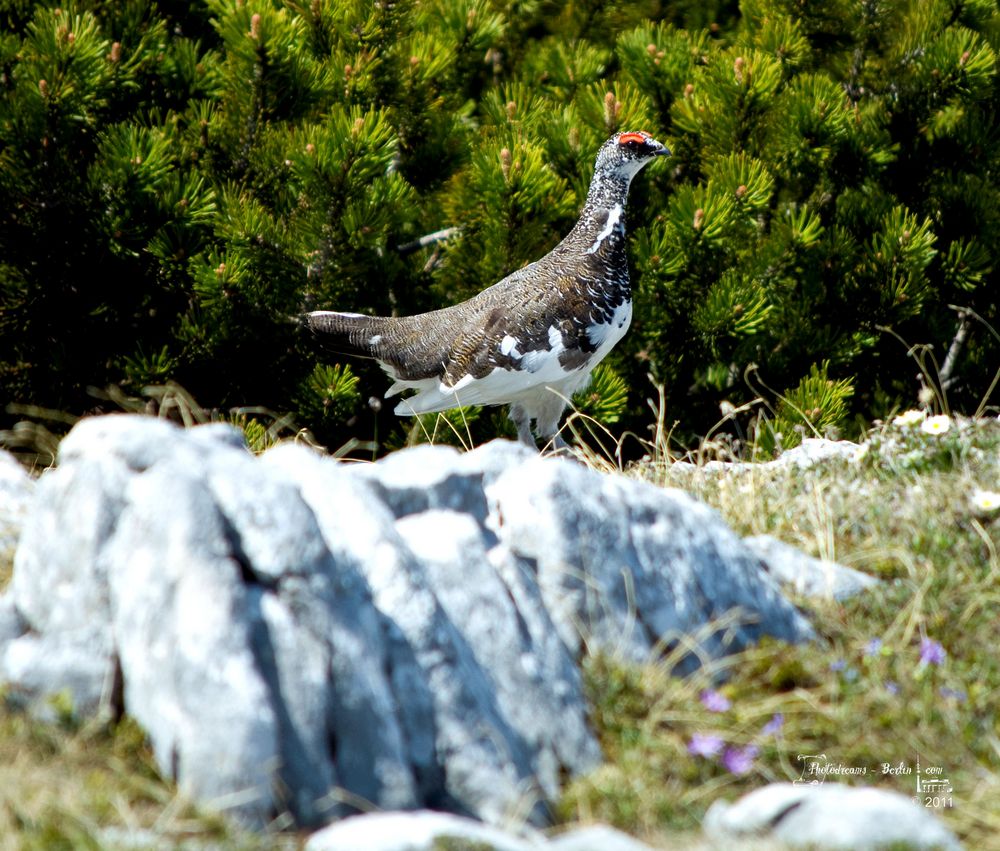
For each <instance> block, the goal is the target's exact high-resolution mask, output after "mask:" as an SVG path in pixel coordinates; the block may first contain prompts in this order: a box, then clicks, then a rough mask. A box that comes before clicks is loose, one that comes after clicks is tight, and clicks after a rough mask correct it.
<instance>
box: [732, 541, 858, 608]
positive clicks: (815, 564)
mask: <svg viewBox="0 0 1000 851" xmlns="http://www.w3.org/2000/svg"><path fill="white" fill-rule="evenodd" d="M743 542H744V543H745V544H746V545H747V546H748V547H750V549H751V550H753V552H755V553H756V554H757V555H758V556H759V558H760V560H761V561H762V562H763V563H764V567H765V569H766V570H767V572H768V573H770V574H771V576H773V577H774V578H775V579H776V580H777V581H778V582H780V583H781V585H782V587H784V588H788V589H790V590H791V591H793V592H794V593H795V594H799V595H801V596H803V597H816V598H821V599H822V598H832V599H834V600H846V599H847V598H848V597H853V596H855V595H856V594H860V593H861V592H862V591H866V590H868V589H869V588H871V587H873V586H875V585H878V580H877V579H876V578H875V577H874V576H869V575H868V574H867V573H862V572H861V571H860V570H854V568H851V567H846V566H845V565H842V564H837V562H835V561H830V560H829V559H819V558H813V557H812V556H810V555H806V553H804V552H802V551H801V550H798V549H796V548H795V547H793V546H791V545H790V544H786V543H784V542H782V541H779V540H778V539H777V538H773V537H771V536H770V535H754V536H753V537H750V538H744V539H743Z"/></svg>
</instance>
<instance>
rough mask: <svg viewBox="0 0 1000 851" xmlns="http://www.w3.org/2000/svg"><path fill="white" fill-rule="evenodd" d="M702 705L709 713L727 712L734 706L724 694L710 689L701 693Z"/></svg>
mask: <svg viewBox="0 0 1000 851" xmlns="http://www.w3.org/2000/svg"><path fill="white" fill-rule="evenodd" d="M701 703H702V706H704V707H705V708H706V709H707V710H708V711H709V712H726V711H728V710H729V708H730V707H731V706H732V705H733V703H732V701H731V700H730V699H729V698H728V697H726V696H725V695H724V694H720V693H719V692H717V691H713V690H712V689H710V688H707V689H705V690H704V691H703V692H702V693H701Z"/></svg>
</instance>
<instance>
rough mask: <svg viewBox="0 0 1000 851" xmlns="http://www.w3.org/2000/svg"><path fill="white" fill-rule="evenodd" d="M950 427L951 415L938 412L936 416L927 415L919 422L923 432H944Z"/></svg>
mask: <svg viewBox="0 0 1000 851" xmlns="http://www.w3.org/2000/svg"><path fill="white" fill-rule="evenodd" d="M950 428H951V417H949V416H948V415H947V414H938V415H937V416H936V417H928V418H927V419H926V420H924V421H923V422H922V423H921V424H920V430H921V431H922V432H923V433H924V434H935V435H937V434H944V433H945V432H947V431H948V429H950Z"/></svg>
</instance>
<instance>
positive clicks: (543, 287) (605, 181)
mask: <svg viewBox="0 0 1000 851" xmlns="http://www.w3.org/2000/svg"><path fill="white" fill-rule="evenodd" d="M669 153H670V151H669V150H668V149H667V147H666V146H665V145H663V144H662V143H660V142H657V141H656V140H655V139H654V138H653V137H652V136H650V135H649V134H648V133H645V132H641V131H639V132H629V133H616V134H615V135H614V136H612V137H611V138H610V139H608V141H607V142H605V143H604V144H603V145H602V146H601V149H600V151H599V152H598V154H597V162H596V163H595V166H594V177H593V180H592V181H591V183H590V191H589V192H588V193H587V202H586V204H584V207H583V211H582V212H581V213H580V219H579V221H577V223H576V226H575V227H574V228H573V230H571V231H570V232H569V235H568V236H566V238H565V239H563V241H562V242H560V243H559V244H558V245H557V246H556V247H555V248H553V249H552V251H550V252H549V253H548V254H546V255H545V256H544V257H543V258H542V259H541V260H537V261H535V262H534V263H531V264H529V265H527V266H525V267H523V268H521V269H518V270H517V271H516V272H513V273H511V274H510V275H508V276H507V277H506V278H504V279H503V280H502V281H500V282H499V283H496V284H494V285H493V286H491V287H489V288H487V289H485V290H483V291H482V292H481V293H479V294H478V295H476V296H473V297H472V298H470V299H469V300H468V301H464V302H462V303H461V304H456V305H454V306H452V307H447V308H444V309H443V310H434V311H431V312H430V313H421V314H419V315H417V316H400V317H388V316H362V315H360V314H357V313H339V312H335V311H328V310H317V311H314V312H312V313H309V314H308V315H307V316H306V321H307V324H308V326H309V328H310V329H311V330H312V331H314V332H315V333H316V334H317V335H318V336H319V337H320V338H321V339H322V340H323V342H324V343H325V344H326V345H328V346H329V348H331V349H333V350H336V351H338V352H341V353H350V354H356V355H361V356H363V357H370V358H374V359H375V360H377V361H378V363H379V365H380V366H381V367H382V368H383V369H384V370H385V371H386V373H388V375H389V376H390V377H391V378H392V379H393V381H394V383H393V385H392V386H391V387H390V388H389V390H388V391H387V392H386V394H385V395H386V397H389V396H394V395H396V394H398V393H400V392H402V391H404V390H410V389H413V390H416V391H417V392H416V393H415V394H413V395H411V396H408V397H406V398H404V399H403V400H402V401H401V402H400V403H399V404H398V405H397V406H396V413H397V414H399V415H401V416H406V415H413V414H423V413H429V412H431V411H444V410H447V409H448V408H454V407H457V406H459V405H510V418H511V420H513V422H514V424H515V425H516V426H517V434H518V437H519V438H520V439H521V440H522V441H524V442H525V443H527V444H528V445H529V446H532V447H534V446H536V443H535V437H534V435H533V434H532V427H531V423H532V421H534V422H535V432H536V433H537V434H538V435H539V436H540V437H542V438H544V439H545V440H546V441H549V440H551V441H552V443H553V445H554V446H556V447H557V448H559V447H562V446H564V445H565V444H564V443H563V441H562V440H561V438H560V437H559V434H558V431H559V420H560V418H561V417H562V414H563V411H564V410H565V409H566V404H567V400H568V399H569V397H570V396H572V395H573V394H574V393H575V392H577V391H578V390H580V389H581V388H583V387H585V386H586V384H587V383H588V382H589V380H590V372H591V370H592V369H593V368H594V367H595V366H597V364H598V363H600V362H601V360H602V359H603V358H604V357H605V356H606V355H607V354H608V352H610V351H611V349H612V348H613V347H614V346H615V344H616V343H617V342H618V341H619V340H620V339H621V338H622V337H623V336H624V335H625V332H626V331H627V330H628V326H629V322H630V321H631V319H632V289H631V286H630V284H629V275H628V261H627V258H626V256H625V204H626V202H627V200H628V190H629V185H630V183H631V182H632V178H633V177H635V175H636V174H638V172H639V171H640V169H642V167H643V166H645V165H646V164H647V163H649V162H650V161H652V160H653V159H654V158H655V157H658V156H661V155H669Z"/></svg>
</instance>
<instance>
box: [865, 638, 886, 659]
mask: <svg viewBox="0 0 1000 851" xmlns="http://www.w3.org/2000/svg"><path fill="white" fill-rule="evenodd" d="M881 652H882V639H881V638H872V639H869V641H868V642H867V643H866V644H865V656H878V654H879V653H881Z"/></svg>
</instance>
